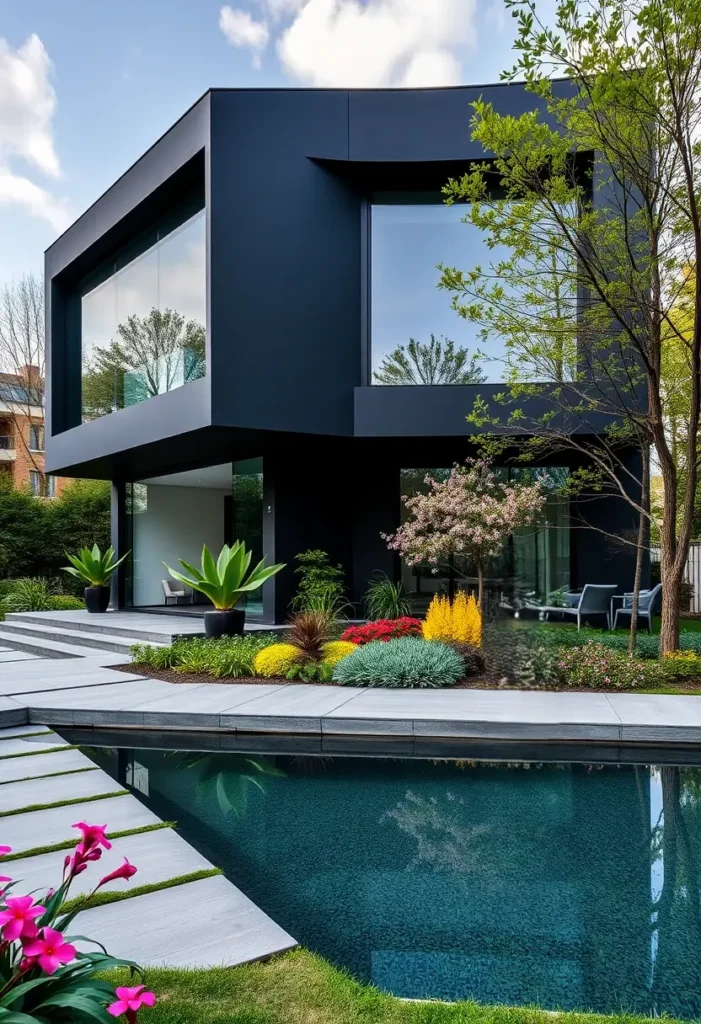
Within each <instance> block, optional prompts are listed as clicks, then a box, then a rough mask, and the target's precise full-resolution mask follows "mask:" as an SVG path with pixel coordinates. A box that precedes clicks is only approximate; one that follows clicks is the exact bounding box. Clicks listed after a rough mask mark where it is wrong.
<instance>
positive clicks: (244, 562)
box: [163, 540, 285, 637]
mask: <svg viewBox="0 0 701 1024" xmlns="http://www.w3.org/2000/svg"><path fill="white" fill-rule="evenodd" d="M178 561H179V562H180V564H181V565H182V567H183V568H184V569H186V570H187V572H188V573H189V575H188V576H186V575H184V574H183V573H181V572H177V571H176V570H175V569H171V568H170V566H169V565H166V563H165V562H164V563H163V564H164V565H165V567H166V569H167V570H168V572H169V573H170V575H171V576H172V577H173V579H175V580H178V581H179V582H180V583H184V584H185V585H186V586H188V587H192V589H193V590H197V591H199V593H200V594H204V595H205V596H206V597H208V598H209V600H210V601H211V602H212V604H213V605H214V611H211V612H205V613H204V631H205V633H206V635H207V636H208V637H218V636H236V635H240V634H241V633H243V627H244V624H245V621H246V612H245V611H244V610H243V609H242V608H237V607H236V605H237V604H238V602H239V601H240V600H241V598H242V597H243V595H244V594H248V593H250V592H251V591H252V590H258V588H259V587H261V586H262V585H263V584H264V583H265V581H266V580H269V579H270V577H271V576H274V575H275V573H277V572H280V570H281V569H284V568H285V566H284V564H280V565H270V566H266V564H265V559H264V558H262V559H261V560H260V562H259V563H258V565H257V566H256V567H255V568H254V569H251V571H250V572H248V567H249V565H250V564H251V552H250V551H247V550H246V545H245V544H244V542H243V541H239V540H237V541H236V542H235V543H234V545H233V547H229V545H228V544H225V545H224V547H223V548H222V549H221V551H220V553H219V558H218V559H217V560H216V562H215V561H214V555H213V554H212V552H211V551H210V550H209V548H208V547H207V545H206V544H205V545H203V547H202V569H201V571H199V570H198V569H196V568H195V567H194V565H190V564H189V562H186V561H184V560H183V559H182V558H179V559H178Z"/></svg>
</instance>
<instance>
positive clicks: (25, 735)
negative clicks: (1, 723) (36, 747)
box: [0, 725, 55, 750]
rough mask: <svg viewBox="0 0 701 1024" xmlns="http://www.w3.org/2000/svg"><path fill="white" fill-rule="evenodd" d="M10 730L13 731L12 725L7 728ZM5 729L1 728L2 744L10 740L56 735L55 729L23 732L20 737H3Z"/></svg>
mask: <svg viewBox="0 0 701 1024" xmlns="http://www.w3.org/2000/svg"><path fill="white" fill-rule="evenodd" d="M7 728H8V729H12V726H11V725H8V726H7ZM3 732H4V729H3V728H1V727H0V743H5V742H7V741H9V740H30V739H31V738H32V736H53V735H55V733H54V731H53V729H41V730H39V731H38V732H23V733H20V734H19V736H3V735H2V733H3ZM0 750H2V747H0Z"/></svg>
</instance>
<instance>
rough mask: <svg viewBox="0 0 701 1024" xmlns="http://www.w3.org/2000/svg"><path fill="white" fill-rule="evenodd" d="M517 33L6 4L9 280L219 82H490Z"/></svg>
mask: <svg viewBox="0 0 701 1024" xmlns="http://www.w3.org/2000/svg"><path fill="white" fill-rule="evenodd" d="M512 37H513V22H512V19H511V17H510V16H509V14H508V12H506V11H505V10H504V9H503V6H502V0H239V2H238V3H237V2H236V0H233V2H232V3H231V4H228V5H223V4H222V3H221V2H216V0H168V2H165V0H120V2H119V3H108V2H106V0H21V2H20V0H4V2H3V3H1V4H0V240H1V241H0V285H2V284H4V283H9V282H11V281H12V280H13V279H17V278H19V277H21V275H22V274H23V273H25V272H27V271H40V270H41V267H42V261H43V250H44V249H45V248H46V246H47V245H49V244H50V243H51V242H52V241H53V239H54V238H55V237H56V236H57V234H58V233H59V232H60V230H62V229H63V228H64V227H65V226H67V224H69V223H70V222H71V220H73V219H75V217H76V216H78V215H79V214H80V213H81V212H82V211H83V210H85V209H86V207H88V206H89V205H90V204H91V203H92V202H93V201H94V200H95V199H96V198H97V197H98V196H99V195H100V194H101V193H102V192H103V191H104V190H105V189H106V188H108V187H109V185H110V184H111V183H112V182H113V181H114V180H115V178H117V177H118V176H119V175H120V174H121V173H122V172H123V171H124V170H126V168H127V167H129V165H130V164H131V163H133V161H134V160H135V159H137V158H138V157H139V155H140V154H141V153H142V152H143V151H144V150H145V149H147V148H148V147H149V146H150V145H151V144H152V143H153V142H154V141H155V139H156V138H157V137H158V136H159V135H160V134H162V133H163V132H164V131H165V130H166V129H167V128H168V127H169V125H171V124H172V123H173V121H175V120H176V119H177V118H178V117H179V116H180V115H181V114H182V113H183V112H184V111H185V110H186V109H187V108H188V106H190V104H191V103H192V102H193V101H194V100H196V99H197V97H198V96H200V95H201V94H202V93H203V92H204V91H205V90H206V89H207V88H208V87H210V86H231V87H246V86H257V87H265V86H277V87H289V86H300V85H319V86H324V85H336V86H350V87H353V86H387V85H396V86H405V85H441V84H461V83H479V82H488V81H494V80H496V79H497V78H498V76H499V73H500V71H501V70H502V69H503V68H504V67H505V66H507V65H508V64H510V63H511V54H510V48H511V42H512ZM456 130H461V129H460V127H459V126H456Z"/></svg>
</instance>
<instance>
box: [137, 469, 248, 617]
mask: <svg viewBox="0 0 701 1024" xmlns="http://www.w3.org/2000/svg"><path fill="white" fill-rule="evenodd" d="M145 486H146V502H145V508H144V509H143V510H140V511H137V512H135V514H134V519H133V530H134V537H133V545H134V598H133V600H134V606H135V607H136V606H143V605H154V604H163V585H162V583H161V580H164V579H169V578H170V577H169V574H168V570H167V569H166V568H165V566H164V565H163V563H164V562H167V564H168V565H170V566H172V567H173V568H174V569H178V568H180V566H179V563H178V559H179V558H184V559H185V561H186V562H191V563H192V564H193V565H197V566H199V564H200V557H201V554H202V545H203V544H206V545H207V546H208V547H209V548H210V549H211V550H212V551H213V552H214V556H215V558H216V556H217V555H218V553H219V551H220V549H221V546H222V544H223V543H224V496H225V495H226V494H228V493H230V491H223V490H215V489H213V488H209V487H174V486H172V485H169V486H159V485H157V484H147V485H145ZM142 504H143V503H142V502H139V506H141V507H142Z"/></svg>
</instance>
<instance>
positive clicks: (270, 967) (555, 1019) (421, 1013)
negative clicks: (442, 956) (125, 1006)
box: [109, 950, 669, 1024]
mask: <svg viewBox="0 0 701 1024" xmlns="http://www.w3.org/2000/svg"><path fill="white" fill-rule="evenodd" d="M109 977H110V981H116V979H117V975H116V974H111V975H110V976H109ZM146 981H147V983H148V987H149V988H150V989H152V991H153V992H155V994H156V996H157V998H158V1000H159V1001H158V1003H157V1004H156V1006H155V1007H154V1008H153V1009H151V1010H149V1009H144V1010H143V1011H141V1014H140V1016H139V1020H140V1021H141V1024H468V1022H469V1024H598V1022H601V1024H604V1022H606V1024H636V1022H638V1021H643V1020H646V1018H642V1017H633V1016H628V1015H626V1014H615V1015H612V1016H610V1017H606V1016H601V1015H594V1014H583V1013H561V1014H560V1013H549V1012H546V1011H545V1010H539V1009H525V1008H510V1007H500V1006H496V1007H495V1006H480V1005H477V1004H476V1003H453V1004H450V1005H446V1004H443V1003H430V1002H424V1003H422V1002H409V1001H403V1000H401V999H396V998H394V997H393V996H388V995H384V994H383V993H381V992H378V991H377V990H376V989H374V988H371V987H370V986H368V985H361V984H359V983H358V982H355V981H353V980H351V979H350V978H349V977H348V976H347V975H345V974H344V973H343V972H341V971H338V970H336V969H335V968H334V967H332V966H331V965H330V964H328V963H326V962H325V961H324V960H322V959H321V958H320V957H317V956H314V955H313V954H311V953H307V952H305V951H304V950H294V951H293V952H291V953H287V954H285V955H284V956H281V957H276V958H274V959H273V960H270V961H268V962H267V963H261V964H249V965H246V966H244V967H235V968H232V969H218V970H209V971H169V970H150V971H148V972H147V974H146ZM119 983H122V984H128V982H127V981H126V977H125V976H121V975H120V977H119V980H118V981H117V984H119ZM668 1020H669V1018H668Z"/></svg>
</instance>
